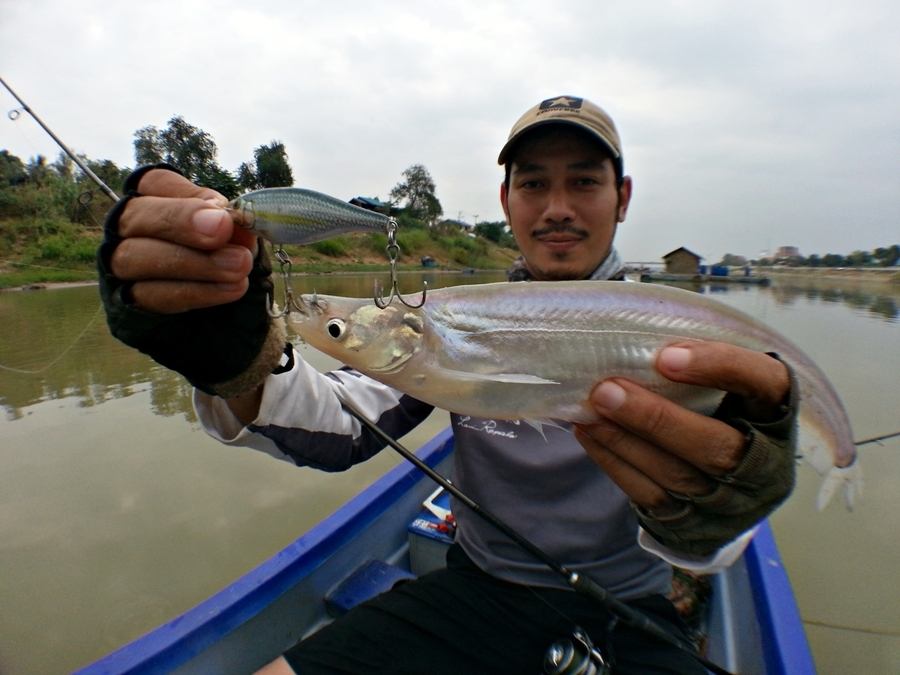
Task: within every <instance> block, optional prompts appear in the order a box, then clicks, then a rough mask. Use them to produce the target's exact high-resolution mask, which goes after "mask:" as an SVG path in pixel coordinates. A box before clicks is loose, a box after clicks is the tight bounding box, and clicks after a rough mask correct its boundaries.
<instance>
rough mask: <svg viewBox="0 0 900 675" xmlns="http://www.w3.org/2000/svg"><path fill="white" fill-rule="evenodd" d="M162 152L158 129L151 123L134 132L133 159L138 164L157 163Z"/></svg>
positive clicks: (160, 158)
mask: <svg viewBox="0 0 900 675" xmlns="http://www.w3.org/2000/svg"><path fill="white" fill-rule="evenodd" d="M164 154H165V148H163V144H162V138H161V136H160V133H159V129H157V128H156V127H154V126H152V125H151V126H147V127H144V128H143V129H138V130H137V131H135V132H134V161H135V162H137V164H138V166H142V165H144V164H159V163H160V162H161V161H163V155H164Z"/></svg>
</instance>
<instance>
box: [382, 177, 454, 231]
mask: <svg viewBox="0 0 900 675" xmlns="http://www.w3.org/2000/svg"><path fill="white" fill-rule="evenodd" d="M402 176H403V180H401V181H400V182H399V183H397V184H396V185H395V186H394V187H393V189H392V190H391V199H392V200H394V201H396V202H399V201H401V200H405V201H406V204H405V206H404V208H405V209H406V211H407V212H408V213H409V214H410V215H411V216H413V217H415V218H419V219H422V220H425V221H426V222H427V223H429V224H430V225H433V224H434V223H435V222H436V221H437V219H438V218H440V217H441V214H442V213H443V212H444V211H443V209H442V207H441V203H440V202H439V201H438V198H437V197H436V196H435V194H434V192H435V185H434V179H432V177H431V174H429V173H428V169H426V168H425V167H424V166H423V165H421V164H413V165H412V166H410V167H409V168H407V169H406V170H405V171H404V172H403V174H402Z"/></svg>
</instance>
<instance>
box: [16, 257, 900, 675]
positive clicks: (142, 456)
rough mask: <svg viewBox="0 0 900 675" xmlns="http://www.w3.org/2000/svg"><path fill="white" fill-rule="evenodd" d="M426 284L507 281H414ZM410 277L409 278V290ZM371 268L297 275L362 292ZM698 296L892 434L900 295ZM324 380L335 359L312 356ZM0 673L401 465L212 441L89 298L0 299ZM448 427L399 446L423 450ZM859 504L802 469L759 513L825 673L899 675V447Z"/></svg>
mask: <svg viewBox="0 0 900 675" xmlns="http://www.w3.org/2000/svg"><path fill="white" fill-rule="evenodd" d="M427 277H428V279H429V285H430V286H431V287H437V286H442V285H449V284H458V283H477V282H484V281H494V280H499V279H500V278H501V276H500V275H496V274H494V275H474V276H472V275H452V274H449V275H441V274H432V275H427ZM420 282H421V279H420V278H419V277H418V276H417V275H404V277H403V283H402V288H403V290H404V291H405V292H411V291H413V290H416V289H417V288H418V287H419V285H420ZM372 283H373V277H372V276H370V275H359V276H338V275H323V276H319V277H305V278H298V279H297V280H296V286H297V287H298V290H303V291H309V290H312V289H313V288H315V289H316V290H318V291H319V292H322V293H329V294H335V295H349V296H358V297H363V296H366V295H369V294H370V293H371V291H372ZM695 290H698V291H699V292H705V293H709V294H713V295H714V296H715V297H716V298H717V299H719V300H720V301H722V302H724V303H727V304H729V305H733V306H736V307H739V308H741V309H743V310H744V311H746V312H748V313H749V314H752V315H754V316H757V317H759V318H761V319H763V320H764V321H766V322H768V323H770V324H771V325H773V326H775V327H777V328H778V329H779V330H780V331H781V332H783V333H784V334H786V335H787V336H788V337H790V338H792V339H793V340H794V341H795V342H797V343H798V344H800V345H801V346H802V347H803V349H804V350H805V351H807V352H808V353H809V354H810V355H811V356H812V357H813V358H814V359H815V360H816V361H817V362H818V363H819V364H820V365H821V366H822V367H823V369H824V370H825V371H826V373H828V375H829V377H830V378H831V379H832V381H833V382H834V384H835V386H836V387H837V389H838V391H840V392H841V395H842V397H843V399H844V402H845V404H846V406H847V409H848V411H849V414H850V418H851V420H852V422H853V425H854V430H855V436H856V438H858V439H862V438H867V437H871V436H875V435H878V434H882V433H888V432H893V431H897V430H900V402H898V401H900V378H898V374H900V290H897V289H894V290H891V289H890V288H889V287H887V286H874V287H868V288H866V287H860V286H854V287H846V286H845V287H841V286H827V287H821V288H814V287H810V286H806V287H798V286H790V285H787V284H786V283H785V282H781V281H780V282H778V283H777V284H776V285H775V286H773V287H771V288H760V287H757V286H743V285H738V284H734V285H723V286H709V285H706V286H702V287H697V288H696V289H695ZM303 353H304V355H305V357H306V358H307V359H309V360H310V361H311V362H313V363H314V364H315V365H316V366H317V367H320V368H328V367H331V366H333V365H334V362H333V361H331V360H330V359H328V358H327V357H323V356H321V355H319V354H317V353H316V352H313V351H312V350H310V349H308V348H304V349H303ZM0 407H2V413H3V415H2V417H0V608H2V610H0V674H2V675H23V674H26V673H28V674H31V673H41V674H43V673H65V672H68V671H70V670H72V669H73V668H76V667H78V666H81V665H84V664H86V663H88V662H90V661H92V660H94V659H96V658H98V657H100V656H101V655H103V654H105V653H107V652H109V651H110V650H112V649H113V648H115V647H116V646H118V645H120V644H121V643H123V642H125V641H127V640H130V639H133V638H134V637H136V636H138V635H140V634H142V633H143V632H145V631H147V630H149V629H151V628H153V627H155V626H156V625H158V624H160V623H162V622H164V621H165V620H167V619H168V618H170V617H173V616H174V615H176V614H178V613H179V612H182V611H184V610H185V609H187V608H189V607H191V606H192V605H194V604H196V603H197V602H199V601H201V600H203V599H204V598H206V597H208V596H209V595H211V594H212V593H214V592H216V591H217V590H218V589H220V588H221V587H222V586H223V585H225V584H227V583H228V582H229V581H231V580H232V579H234V578H235V577H237V576H238V575H240V574H242V573H244V572H246V571H247V570H249V569H251V568H252V567H253V566H255V565H256V564H258V563H259V562H261V561H262V560H264V559H265V558H266V557H268V556H270V555H271V554H273V553H274V552H276V551H278V550H279V549H281V548H283V547H284V546H286V545H287V544H288V543H290V542H291V541H293V540H294V539H295V538H296V537H297V536H298V535H300V534H302V533H303V532H304V531H305V530H307V529H308V528H309V527H311V526H312V525H313V524H314V523H316V522H318V521H319V520H320V519H321V518H323V517H324V516H326V515H327V514H329V513H331V512H332V511H333V510H335V509H336V508H337V507H338V506H340V504H342V503H343V502H344V501H345V500H346V499H347V498H348V497H350V496H352V495H353V494H356V493H357V492H358V491H359V490H361V489H362V488H363V487H364V486H365V485H367V484H368V483H370V482H371V481H372V480H374V479H375V478H376V477H378V476H379V475H381V474H382V473H384V471H386V470H387V469H388V468H390V467H391V466H393V465H394V464H396V462H397V461H398V460H396V459H395V457H394V455H393V453H390V452H384V453H381V454H380V455H379V456H378V457H376V458H375V459H373V460H372V461H370V462H367V463H366V464H364V465H361V466H359V467H356V468H354V469H353V470H351V471H348V472H345V473H340V474H324V473H321V472H317V471H314V470H311V469H305V468H304V469H298V468H294V467H292V466H290V465H287V464H284V463H282V462H278V461H276V460H274V459H272V458H270V457H268V456H264V455H262V454H258V453H254V452H253V451H250V450H243V449H236V448H228V447H225V446H222V445H220V444H218V443H216V442H215V441H213V440H211V439H209V438H208V437H206V435H205V434H204V433H203V432H202V431H201V430H200V428H199V426H198V424H197V421H196V418H195V417H194V414H193V412H192V411H191V407H190V389H189V387H188V386H187V385H186V384H185V383H184V382H183V380H182V379H181V378H180V377H179V376H177V375H174V374H172V373H170V372H168V371H167V370H165V369H163V368H161V367H159V366H157V365H156V364H155V363H154V362H153V361H151V360H150V359H149V358H147V357H145V356H144V355H142V354H140V353H137V352H135V351H133V350H131V349H128V348H127V347H124V346H123V345H121V344H119V343H118V342H117V341H115V340H114V339H112V338H111V337H110V336H109V334H108V332H107V330H106V326H105V322H104V318H103V314H102V312H101V311H99V302H98V299H97V291H96V288H94V287H82V288H65V289H59V290H52V291H44V292H4V293H0ZM446 423H447V416H446V414H444V413H435V414H434V415H433V416H432V418H430V420H429V421H428V423H426V424H425V425H423V426H422V427H420V428H419V429H417V430H416V432H414V433H413V434H411V435H410V436H409V437H407V438H406V439H404V442H405V443H407V444H408V445H410V446H412V447H416V446H417V445H419V444H421V443H422V442H424V440H426V439H427V438H429V437H430V436H431V435H432V434H433V433H434V432H435V431H436V430H437V429H439V428H441V427H442V426H444V425H446ZM860 452H861V456H862V463H863V464H862V466H863V469H864V472H865V477H866V485H865V494H864V496H863V499H862V501H861V502H859V504H858V505H857V507H856V508H855V510H853V511H852V512H850V511H847V510H845V509H844V508H843V506H842V505H840V504H838V503H837V501H838V500H835V502H834V503H832V504H831V505H830V506H829V507H828V508H827V509H826V510H825V511H824V512H822V513H819V512H817V511H816V510H815V495H816V491H817V489H818V485H819V478H818V476H817V475H816V474H815V472H814V471H813V470H812V469H810V468H809V467H808V466H803V467H801V469H800V471H799V482H798V487H797V490H796V492H795V494H794V495H793V496H792V497H791V499H790V500H789V501H788V502H787V503H786V504H785V505H784V506H783V507H782V508H781V509H780V510H779V511H778V512H777V513H776V514H775V515H774V517H773V518H772V523H773V527H774V529H775V533H776V537H777V540H778V543H779V546H780V549H781V553H782V555H783V557H784V560H785V564H786V566H787V569H788V572H789V573H790V577H791V580H792V582H793V585H794V591H795V593H796V595H797V598H798V602H799V604H800V609H801V613H802V615H803V619H804V621H805V624H806V631H807V636H808V638H809V640H810V643H811V644H812V647H813V652H814V655H815V658H816V661H817V665H818V668H819V672H821V673H825V674H830V673H835V674H837V673H848V672H865V673H897V672H900V537H897V528H896V525H895V523H896V514H897V513H898V512H900V490H898V489H897V486H898V484H900V442H898V441H897V440H891V441H887V442H885V443H884V444H883V445H868V446H865V447H864V448H862V449H861V451H860Z"/></svg>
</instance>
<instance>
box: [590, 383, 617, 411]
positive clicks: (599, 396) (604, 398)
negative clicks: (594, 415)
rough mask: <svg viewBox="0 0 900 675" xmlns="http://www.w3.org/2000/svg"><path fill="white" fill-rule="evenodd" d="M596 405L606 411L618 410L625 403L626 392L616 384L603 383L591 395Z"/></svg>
mask: <svg viewBox="0 0 900 675" xmlns="http://www.w3.org/2000/svg"><path fill="white" fill-rule="evenodd" d="M591 400H592V401H593V403H594V405H595V406H597V407H598V408H603V409H604V410H616V409H617V408H619V407H621V405H622V404H623V403H625V390H624V389H622V387H620V386H619V385H617V384H616V383H615V382H603V383H601V384H600V386H598V387H597V388H596V389H594V393H593V394H592V395H591Z"/></svg>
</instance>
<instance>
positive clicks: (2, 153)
mask: <svg viewBox="0 0 900 675" xmlns="http://www.w3.org/2000/svg"><path fill="white" fill-rule="evenodd" d="M27 178H28V174H27V173H26V171H25V165H24V164H22V160H21V159H19V158H18V157H16V156H15V155H13V154H10V152H9V150H0V186H8V185H20V184H21V183H24V182H25V180H27Z"/></svg>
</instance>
